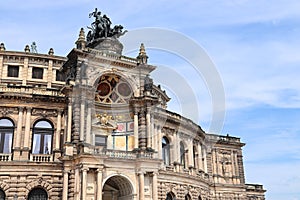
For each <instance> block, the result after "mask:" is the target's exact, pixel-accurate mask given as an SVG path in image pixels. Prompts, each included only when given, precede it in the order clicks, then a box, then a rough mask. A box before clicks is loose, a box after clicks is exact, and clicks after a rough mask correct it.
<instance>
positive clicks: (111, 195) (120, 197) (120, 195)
mask: <svg viewBox="0 0 300 200" xmlns="http://www.w3.org/2000/svg"><path fill="white" fill-rule="evenodd" d="M102 200H133V187H132V184H131V183H130V181H129V180H128V179H127V178H125V177H123V176H118V175H117V176H113V177H110V178H109V179H107V180H106V182H105V184H104V186H103V189H102Z"/></svg>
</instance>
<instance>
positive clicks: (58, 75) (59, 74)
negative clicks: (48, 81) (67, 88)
mask: <svg viewBox="0 0 300 200" xmlns="http://www.w3.org/2000/svg"><path fill="white" fill-rule="evenodd" d="M55 80H56V81H65V80H66V78H65V76H64V74H63V73H62V72H60V71H58V70H56V79H55Z"/></svg>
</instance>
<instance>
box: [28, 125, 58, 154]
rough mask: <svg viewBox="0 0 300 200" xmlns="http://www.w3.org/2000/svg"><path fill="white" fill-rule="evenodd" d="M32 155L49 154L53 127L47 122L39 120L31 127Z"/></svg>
mask: <svg viewBox="0 0 300 200" xmlns="http://www.w3.org/2000/svg"><path fill="white" fill-rule="evenodd" d="M32 132H33V140H32V153H33V154H51V153H52V152H51V151H52V137H53V126H52V124H50V123H49V122H48V121H45V120H40V121H38V122H36V123H35V124H34V126H33V131H32Z"/></svg>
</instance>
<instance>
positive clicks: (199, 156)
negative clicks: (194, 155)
mask: <svg viewBox="0 0 300 200" xmlns="http://www.w3.org/2000/svg"><path fill="white" fill-rule="evenodd" d="M197 145H198V148H197V149H198V169H201V170H204V169H203V161H202V147H201V145H200V143H198V144H197Z"/></svg>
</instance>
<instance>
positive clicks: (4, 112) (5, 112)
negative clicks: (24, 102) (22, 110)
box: [0, 107, 18, 117]
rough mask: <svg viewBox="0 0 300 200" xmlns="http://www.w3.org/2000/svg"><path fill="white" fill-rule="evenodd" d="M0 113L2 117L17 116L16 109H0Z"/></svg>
mask: <svg viewBox="0 0 300 200" xmlns="http://www.w3.org/2000/svg"><path fill="white" fill-rule="evenodd" d="M0 113H1V115H2V116H3V117H5V116H7V115H10V114H18V108H9V107H0Z"/></svg>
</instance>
